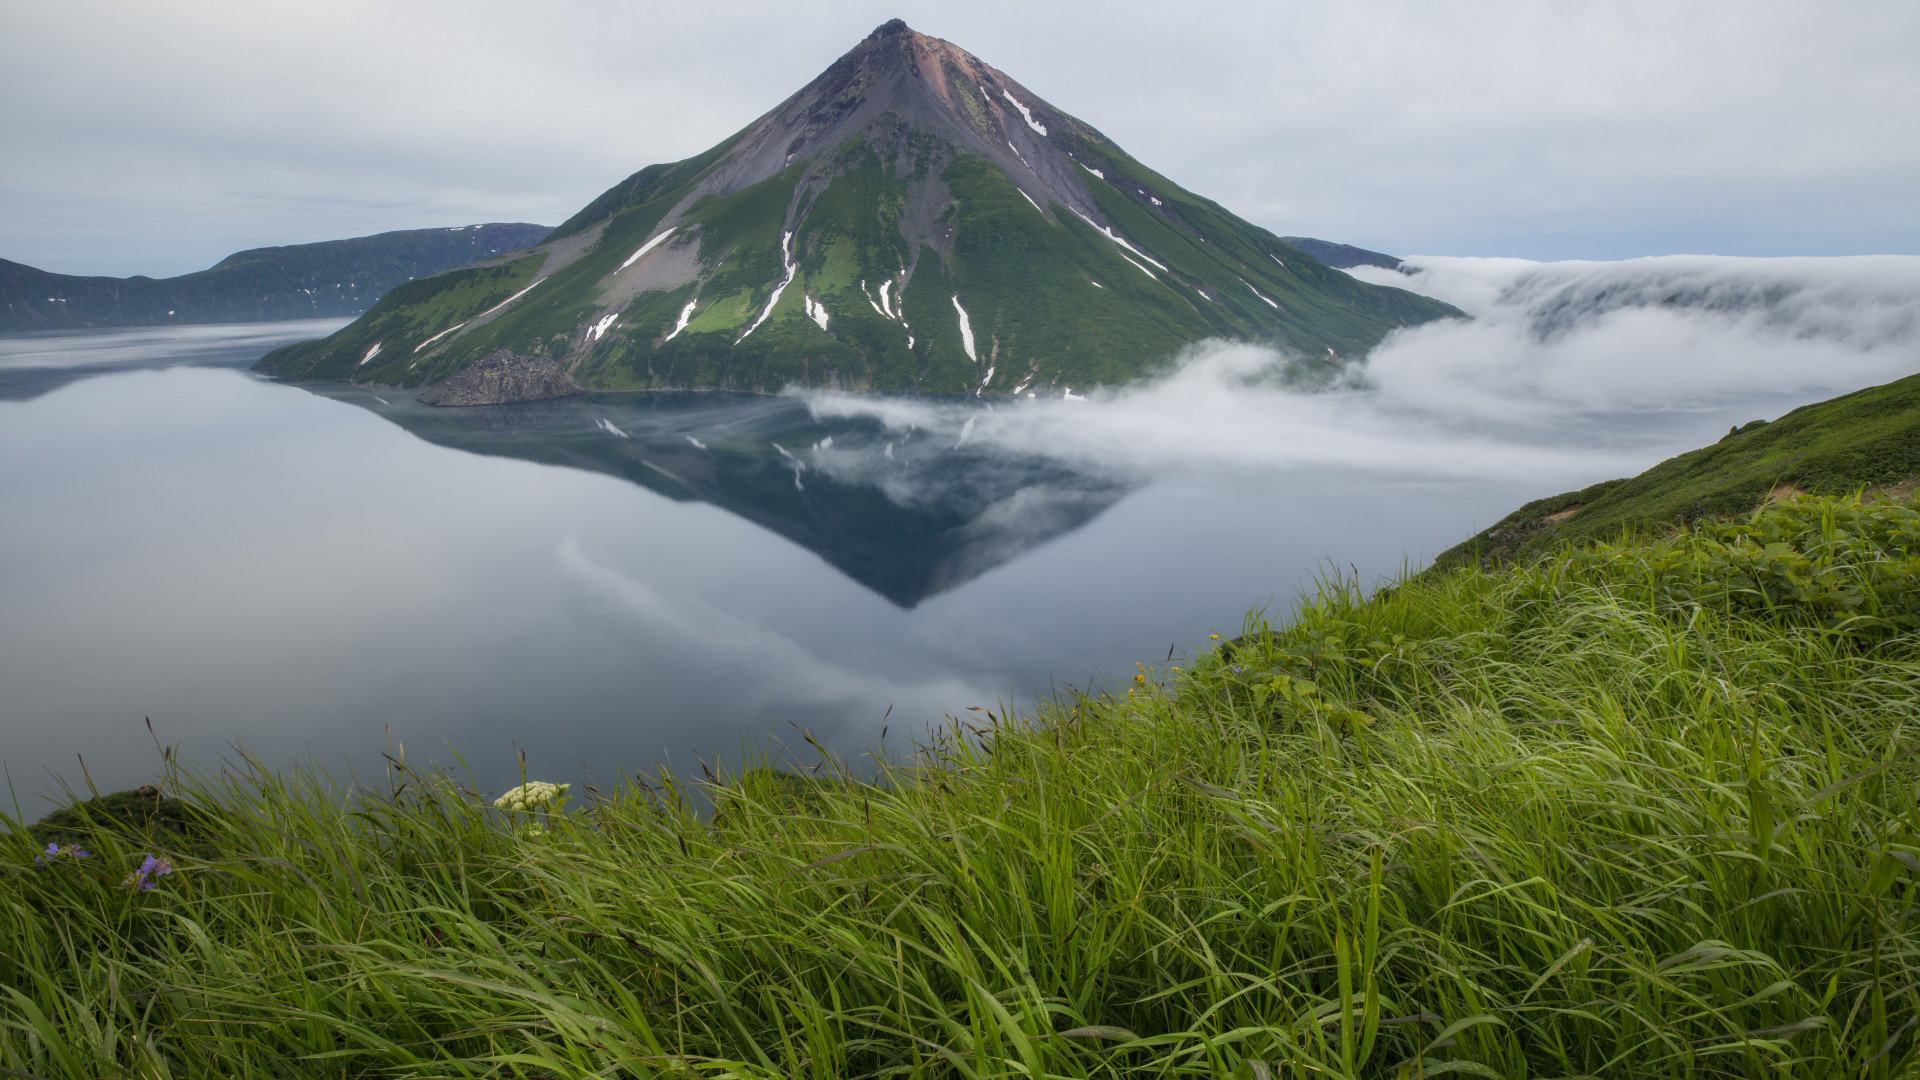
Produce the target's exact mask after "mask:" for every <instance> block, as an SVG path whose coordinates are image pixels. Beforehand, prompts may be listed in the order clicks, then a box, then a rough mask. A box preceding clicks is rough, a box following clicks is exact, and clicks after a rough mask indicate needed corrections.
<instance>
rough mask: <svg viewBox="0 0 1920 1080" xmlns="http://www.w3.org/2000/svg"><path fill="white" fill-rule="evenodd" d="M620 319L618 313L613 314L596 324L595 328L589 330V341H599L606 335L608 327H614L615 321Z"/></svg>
mask: <svg viewBox="0 0 1920 1080" xmlns="http://www.w3.org/2000/svg"><path fill="white" fill-rule="evenodd" d="M619 317H620V313H619V312H617V311H616V312H613V313H612V314H609V315H608V316H607V317H606V318H604V319H601V320H600V321H599V322H597V323H594V324H593V326H592V327H590V328H589V329H588V330H587V340H588V341H599V340H600V338H601V337H602V336H603V335H604V334H606V332H607V327H609V326H612V325H613V320H615V319H617V318H619Z"/></svg>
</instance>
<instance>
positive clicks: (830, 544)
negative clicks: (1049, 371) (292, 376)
mask: <svg viewBox="0 0 1920 1080" xmlns="http://www.w3.org/2000/svg"><path fill="white" fill-rule="evenodd" d="M307 389H309V390H311V391H313V392H314V393H316V394H323V395H326V396H327V397H331V398H335V399H337V400H340V401H345V402H349V403H352V404H354V405H359V406H361V407H363V408H366V409H369V410H371V411H373V412H376V413H378V414H380V415H381V416H383V417H385V418H387V419H388V420H391V421H393V422H394V423H396V424H399V425H400V426H401V427H403V428H405V429H407V430H408V431H410V432H412V433H413V434H415V435H418V436H419V437H420V438H423V439H425V440H427V441H428V442H432V443H435V444H438V445H441V446H448V447H453V448H455V449H460V450H467V451H471V452H473V453H479V454H493V455H498V456H501V457H511V458H519V459H522V460H525V461H537V462H542V463H546V464H551V465H568V466H572V467H574V468H578V469H588V470H591V471H594V472H600V473H608V474H611V475H613V476H618V477H620V478H622V479H625V480H629V481H632V482H633V483H635V484H638V485H640V486H641V487H644V488H647V489H648V490H651V491H654V492H658V493H659V494H661V495H665V496H667V497H669V498H673V499H678V500H688V499H698V500H700V501H702V502H708V503H712V504H713V505H715V506H718V507H720V508H722V509H724V510H727V511H730V512H732V513H734V514H738V515H739V516H741V517H743V518H746V519H747V520H749V521H752V522H754V523H756V524H758V525H760V526H762V527H764V528H767V529H771V530H772V531H774V532H776V533H779V534H780V535H781V536H784V537H786V538H787V539H789V540H792V541H793V542H794V543H796V544H799V545H801V546H802V547H805V548H807V549H808V550H810V551H812V552H814V553H815V554H817V555H819V556H820V557H821V558H823V559H825V560H826V561H827V562H828V563H830V564H832V565H833V566H834V567H835V568H837V569H839V570H840V571H841V572H842V573H844V574H846V575H847V576H848V577H850V578H852V579H854V580H855V581H858V582H859V583H861V584H862V585H865V586H866V587H868V588H870V589H872V590H874V591H875V592H877V593H879V594H880V595H882V596H885V597H886V598H887V599H888V600H891V601H893V602H894V603H895V604H898V605H900V606H901V607H912V606H914V605H915V604H918V603H919V602H920V601H922V600H924V599H926V598H927V597H930V596H933V595H935V594H937V593H941V592H944V591H946V590H948V589H951V588H954V587H956V586H959V585H961V584H964V583H965V582H967V581H970V580H972V579H973V578H975V577H977V576H979V575H980V574H983V573H985V572H986V571H988V570H990V569H992V568H994V567H996V566H999V565H1000V564H1002V563H1005V562H1007V561H1009V560H1011V559H1013V558H1014V557H1016V556H1018V555H1019V554H1020V553H1022V552H1024V551H1026V550H1028V549H1030V548H1033V547H1035V546H1037V545H1039V544H1041V543H1044V542H1045V541H1047V540H1050V539H1052V538H1054V537H1056V536H1059V535H1062V534H1064V533H1067V532H1070V531H1072V530H1074V529H1077V528H1079V527H1080V526H1082V525H1084V524H1086V523H1087V522H1089V521H1092V520H1093V518H1094V517H1096V516H1097V515H1098V514H1099V513H1100V512H1101V511H1103V510H1105V509H1106V508H1107V507H1109V506H1111V505H1113V504H1114V503H1115V502H1117V501H1118V500H1119V499H1120V497H1121V496H1122V495H1124V494H1125V493H1126V488H1125V487H1124V486H1123V485H1121V484H1119V483H1117V482H1115V481H1113V480H1111V479H1107V478H1098V477H1090V476H1085V475H1081V474H1077V473H1073V472H1069V471H1067V470H1065V469H1063V468H1061V467H1060V466H1059V465H1058V464H1056V463H1053V462H1046V461H1042V460H1040V459H1037V458H1036V459H1030V460H1018V459H1009V458H1008V457H1006V456H1004V455H1000V454H994V453H987V452H979V451H975V450H974V449H972V448H969V447H965V446H960V447H955V446H953V445H951V444H949V443H947V442H946V441H945V440H944V439H942V438H940V437H938V436H934V435H930V434H929V433H926V432H921V431H910V432H909V433H908V434H907V435H906V436H905V437H901V436H900V435H898V434H897V433H889V432H887V431H886V430H885V429H883V428H882V427H881V426H880V425H879V424H878V423H876V422H873V421H871V420H866V419H844V420H843V419H815V418H814V416H813V415H812V414H811V413H810V412H809V411H808V409H807V407H806V405H805V404H804V403H803V402H800V401H797V400H794V399H791V398H769V397H761V396H754V395H747V394H716V393H647V394H592V395H588V396H585V397H574V398H563V399H559V400H554V401H540V402H528V403H524V404H518V405H497V406H481V407H472V408H460V409H437V408H432V407H430V406H426V405H421V404H419V403H417V402H415V401H413V400H411V399H410V398H396V399H394V400H393V401H391V402H388V401H386V400H383V399H382V398H380V397H378V396H376V394H375V392H374V391H372V390H369V389H363V388H357V387H349V386H344V385H336V384H330V383H320V384H307Z"/></svg>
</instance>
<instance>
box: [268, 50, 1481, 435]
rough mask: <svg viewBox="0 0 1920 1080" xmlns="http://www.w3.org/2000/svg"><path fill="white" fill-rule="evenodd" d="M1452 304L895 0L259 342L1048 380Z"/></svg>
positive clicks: (741, 368)
mask: <svg viewBox="0 0 1920 1080" xmlns="http://www.w3.org/2000/svg"><path fill="white" fill-rule="evenodd" d="M1459 314H1460V313H1459V312H1458V311H1456V310H1454V309H1453V308H1451V307H1449V306H1447V305H1446V304H1443V303H1440V302H1439V301H1436V300H1432V299H1430V298H1427V297H1424V296H1419V295H1416V294H1414V293H1411V292H1408V291H1404V290H1400V289H1391V288H1383V287H1379V286H1375V285H1369V284H1366V283H1363V282H1360V281H1358V280H1355V279H1354V278H1353V277H1351V276H1349V275H1347V274H1344V273H1341V272H1339V271H1338V270H1334V269H1330V268H1329V267H1327V266H1326V265H1323V264H1322V263H1321V262H1320V261H1319V260H1317V259H1315V258H1314V257H1313V256H1311V255H1309V254H1307V253H1306V252H1304V251H1302V250H1301V249H1299V248H1297V247H1294V246H1292V245H1290V244H1288V243H1287V242H1285V241H1284V240H1282V239H1281V238H1280V237H1278V236H1276V235H1274V234H1273V233H1271V232H1268V231H1267V230H1265V229H1262V228H1260V227H1258V226H1256V225H1253V224H1251V223H1249V222H1246V221H1244V220H1242V219H1240V218H1238V217H1236V216H1234V215H1233V214H1231V213H1229V212H1228V211H1227V210H1226V209H1224V208H1223V207H1221V206H1220V205H1219V204H1217V203H1215V202H1213V201H1211V200H1209V199H1205V198H1202V197H1201V196H1198V195H1195V194H1193V193H1191V192H1188V191H1186V190H1185V189H1183V188H1181V187H1180V186H1179V185H1177V184H1175V183H1173V182H1172V181H1171V180H1168V179H1167V178H1166V177H1164V176H1162V175H1160V174H1159V173H1157V172H1155V171H1154V170H1152V169H1150V168H1148V167H1147V166H1145V165H1143V164H1141V163H1140V162H1138V161H1136V160H1134V159H1133V158H1132V157H1130V156H1128V155H1127V154H1126V153H1125V152H1124V151H1122V150H1121V149H1120V148H1119V147H1118V146H1115V145H1114V144H1113V143H1112V142H1111V141H1109V140H1108V139H1107V138H1106V136H1104V135H1102V134H1101V133H1100V132H1099V131H1097V130H1095V129H1094V128H1093V127H1092V126H1091V125H1088V124H1086V123H1085V122H1083V121H1081V120H1079V119H1077V118H1075V117H1073V116H1071V115H1069V114H1067V113H1065V112H1062V111H1061V110H1059V109H1058V108H1055V107H1054V106H1053V105H1052V104H1050V103H1049V102H1047V101H1045V100H1043V99H1042V98H1040V97H1039V96H1038V95H1036V94H1035V93H1034V92H1033V91H1031V90H1029V89H1027V88H1026V87H1025V86H1023V85H1021V84H1020V83H1019V82H1017V81H1015V80H1014V79H1013V78H1011V77H1010V76H1008V75H1007V74H1005V73H1004V72H1001V71H999V70H998V69H996V68H994V67H992V66H991V65H989V64H987V63H985V62H983V61H982V60H980V59H979V58H978V57H975V56H973V55H972V54H971V53H968V52H967V51H966V50H964V49H961V48H959V47H958V46H956V45H953V44H952V43H950V42H946V41H942V40H940V39H938V38H934V37H929V36H927V35H925V34H920V33H916V32H915V31H913V30H912V29H910V28H909V27H908V26H907V25H906V24H905V23H903V22H901V21H899V20H898V19H895V20H893V21H891V22H888V23H886V24H884V25H882V26H880V27H879V28H878V29H876V30H874V32H873V33H872V34H870V35H868V36H867V38H866V39H865V40H863V41H861V42H859V43H858V44H857V45H855V46H854V47H853V48H852V49H851V50H849V51H848V52H847V53H846V55H844V56H842V57H841V58H840V59H839V60H837V61H835V62H834V63H833V64H832V65H831V66H830V67H828V68H827V69H826V71H825V72H823V73H822V74H821V75H820V76H819V77H818V78H816V79H814V80H813V81H812V82H810V83H808V84H807V85H806V86H804V87H802V88H801V89H800V90H799V91H798V92H796V93H795V94H794V95H793V96H791V97H789V98H788V99H787V100H786V101H784V102H782V103H781V104H780V105H778V106H777V107H775V108H774V109H773V110H772V111H771V112H768V113H767V114H765V115H764V116H762V117H760V118H759V119H758V120H756V121H754V122H753V123H752V124H750V125H748V126H747V127H746V128H745V129H744V130H742V131H740V132H739V133H737V134H735V135H733V136H731V137H729V138H728V139H726V140H725V141H723V142H721V143H720V144H718V145H716V146H714V147H713V148H711V149H709V150H708V151H706V152H705V153H703V154H700V155H698V156H696V157H692V158H688V159H686V160H685V161H679V162H674V163H671V164H662V165H651V166H648V167H647V168H644V169H642V170H640V171H639V172H637V173H634V174H633V175H632V176H630V177H628V178H627V179H626V180H624V181H621V182H620V183H618V184H616V185H614V186H613V187H612V188H610V189H608V190H607V191H606V192H605V193H604V194H602V195H601V196H600V197H599V198H597V199H594V200H593V201H592V202H590V203H589V204H588V205H587V206H586V207H584V208H583V209H582V210H581V211H580V212H579V213H577V214H575V215H574V216H573V217H571V218H569V219H568V220H567V221H566V222H564V223H562V224H561V226H560V227H559V228H558V229H556V230H554V233H553V235H552V236H551V237H549V238H548V239H547V240H546V241H545V242H544V243H542V244H540V245H539V246H538V247H536V248H534V249H533V250H532V251H529V252H527V253H525V254H524V255H522V256H520V257H517V258H512V259H497V260H493V261H490V262H487V263H483V264H481V265H478V266H474V267H469V268H466V269H461V270H456V271H452V272H449V273H447V274H444V275H442V276H440V277H438V278H433V279H431V280H428V281H421V282H413V283H410V284H408V285H407V286H406V287H405V288H403V289H397V290H395V291H394V292H393V293H392V294H390V295H389V296H388V297H387V299H386V300H384V301H382V302H381V303H380V304H379V305H377V306H376V307H374V308H373V309H372V310H370V311H368V312H367V314H366V315H365V316H364V317H362V318H361V319H360V320H359V321H357V322H355V323H354V324H353V325H351V326H348V327H346V328H345V329H343V330H341V331H340V332H339V333H337V334H335V335H334V336H333V337H330V338H328V339H326V340H325V341H319V342H308V343H302V344H299V345H293V346H289V347H287V348H284V349H280V350H277V351H275V352H273V353H271V354H269V355H268V356H267V357H265V358H264V359H263V360H262V361H261V363H260V365H259V368H260V370H263V371H270V372H274V373H277V374H281V375H286V376H290V377H295V378H320V379H348V380H353V381H360V382H371V383H380V384H385V385H396V384H397V385H401V386H409V387H411V386H421V385H424V384H428V383H433V382H438V381H440V380H443V379H446V378H448V377H450V376H452V375H453V374H455V373H456V372H459V371H460V370H462V369H464V368H466V367H467V366H468V365H470V364H473V363H475V362H476V361H478V360H479V359H481V358H482V357H498V356H500V354H501V353H502V351H503V350H504V352H505V353H506V354H507V355H508V356H511V357H519V358H522V361H523V362H524V363H525V364H528V365H531V364H533V363H534V362H535V361H540V360H550V361H554V362H557V363H559V364H560V365H561V366H562V367H563V369H564V370H565V371H566V373H567V374H568V375H569V376H570V377H571V378H573V379H574V380H575V381H576V382H577V383H579V384H580V385H581V386H583V387H585V388H587V389H589V390H638V389H734V390H757V391H768V392H771V391H778V390H780V389H782V388H784V387H788V386H802V387H819V388H840V389H845V390H876V391H891V392H923V393H939V394H972V395H984V394H998V395H1019V396H1028V395H1046V394H1051V395H1052V396H1055V397H1062V396H1064V395H1065V394H1067V393H1068V392H1069V391H1070V390H1071V389H1072V388H1074V387H1079V388H1082V389H1084V388H1086V387H1088V386H1091V385H1095V384H1102V383H1106V384H1113V383H1120V382H1124V381H1126V380H1128V379H1132V378H1135V377H1138V376H1140V375H1142V374H1145V373H1147V372H1148V371H1151V370H1153V369H1154V368H1155V367H1157V366H1158V365H1161V364H1164V363H1166V362H1167V361H1169V360H1171V359H1172V358H1173V357H1174V356H1175V355H1176V354H1177V353H1178V352H1179V351H1180V350H1181V349H1182V348H1183V347H1185V346H1187V345H1190V344H1192V343H1194V342H1198V341H1201V340H1205V339H1209V338H1225V339H1233V340H1240V341H1258V342H1263V343H1270V344H1273V345H1276V346H1278V347H1280V348H1283V349H1285V350H1287V351H1289V352H1292V353H1295V354H1297V355H1300V356H1302V357H1307V358H1315V359H1320V360H1328V359H1333V358H1336V357H1339V358H1345V357H1358V356H1361V355H1363V354H1364V353H1365V352H1366V351H1367V350H1368V349H1370V348H1371V347H1372V346H1373V345H1374V344H1376V343H1377V342H1379V341H1380V340H1381V338H1383V337H1384V336H1385V335H1386V334H1387V333H1388V332H1389V331H1391V330H1393V329H1395V328H1398V327H1403V326H1410V325H1414V324H1418V323H1422V322H1426V321H1429V320H1432V319H1436V318H1446V317H1450V316H1457V315H1459Z"/></svg>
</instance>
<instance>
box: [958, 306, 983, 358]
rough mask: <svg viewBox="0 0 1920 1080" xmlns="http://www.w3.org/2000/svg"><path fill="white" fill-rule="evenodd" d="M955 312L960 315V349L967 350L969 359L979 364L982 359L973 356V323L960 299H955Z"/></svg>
mask: <svg viewBox="0 0 1920 1080" xmlns="http://www.w3.org/2000/svg"><path fill="white" fill-rule="evenodd" d="M953 310H955V311H957V312H959V313H960V347H961V348H963V349H965V350H967V359H969V360H971V361H973V362H974V363H976V364H977V363H979V362H980V358H979V357H978V356H975V355H974V354H973V321H972V320H971V319H968V318H967V309H966V308H963V307H961V306H960V298H959V297H958V296H956V297H954V298H953Z"/></svg>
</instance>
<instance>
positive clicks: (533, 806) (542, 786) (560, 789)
mask: <svg viewBox="0 0 1920 1080" xmlns="http://www.w3.org/2000/svg"><path fill="white" fill-rule="evenodd" d="M572 786H573V785H572V784H549V783H547V782H546V781H545V780H535V781H533V782H532V783H527V784H521V785H520V786H519V787H517V788H514V789H513V790H511V791H509V792H507V793H506V794H505V795H502V796H500V797H499V798H497V799H495V800H493V805H495V806H497V807H499V808H500V809H502V810H547V809H552V810H558V809H560V808H561V807H562V806H564V805H566V801H567V789H568V788H570V787H572Z"/></svg>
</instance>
